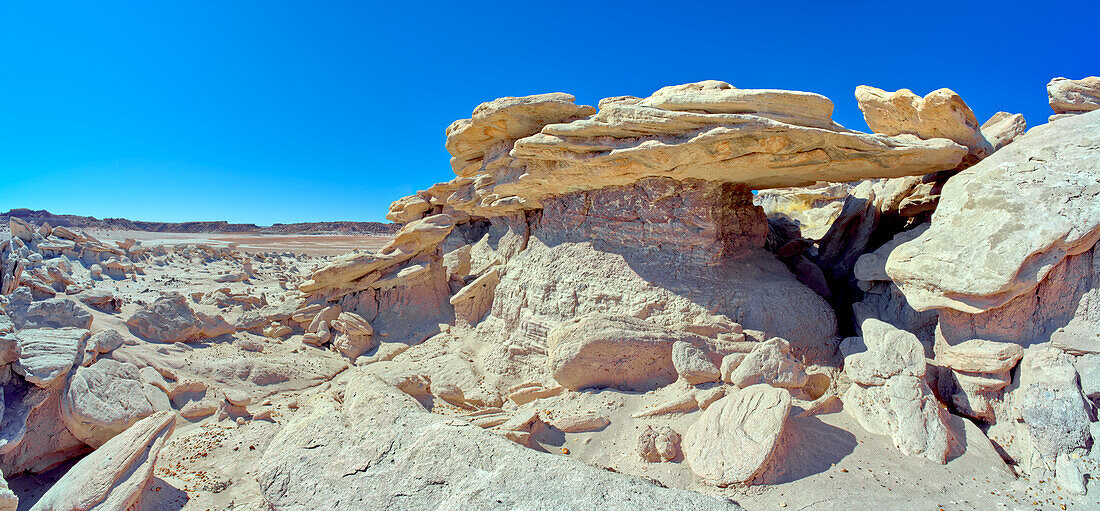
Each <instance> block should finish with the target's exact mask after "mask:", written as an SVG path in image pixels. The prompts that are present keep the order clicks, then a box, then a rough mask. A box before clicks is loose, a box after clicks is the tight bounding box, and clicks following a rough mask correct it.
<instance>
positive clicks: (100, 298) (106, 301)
mask: <svg viewBox="0 0 1100 511" xmlns="http://www.w3.org/2000/svg"><path fill="white" fill-rule="evenodd" d="M76 298H77V299H78V300H80V301H81V302H84V304H85V305H87V306H89V307H91V308H93V309H97V310H99V311H102V312H106V313H108V314H113V313H116V312H120V311H122V298H119V297H118V296H116V295H115V294H114V293H113V292H111V291H106V290H102V289H92V290H88V291H84V292H82V293H80V294H79V295H77V296H76Z"/></svg>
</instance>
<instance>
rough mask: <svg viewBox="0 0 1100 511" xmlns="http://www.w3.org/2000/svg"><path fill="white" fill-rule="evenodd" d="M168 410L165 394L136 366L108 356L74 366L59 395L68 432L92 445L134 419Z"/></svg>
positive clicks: (131, 423) (120, 429) (127, 425)
mask: <svg viewBox="0 0 1100 511" xmlns="http://www.w3.org/2000/svg"><path fill="white" fill-rule="evenodd" d="M169 409H171V406H170V404H169V401H168V395H167V394H166V393H165V392H164V390H162V389H160V388H158V387H156V386H155V385H152V384H148V383H145V382H144V381H143V379H142V377H141V374H140V372H139V370H138V367H137V366H135V365H134V364H131V363H129V362H117V361H114V360H111V359H102V360H99V361H97V362H96V363H94V364H92V365H90V366H88V367H81V368H78V369H77V370H76V372H75V373H74V374H73V377H72V379H71V380H70V381H69V386H68V388H67V389H66V390H65V393H64V394H63V395H62V398H61V418H62V419H63V420H64V421H65V425H66V426H67V427H68V428H69V431H71V432H72V433H73V435H75V436H76V437H77V438H79V439H80V440H81V441H83V442H85V443H87V444H88V445H90V446H92V447H96V448H98V447H100V446H101V445H103V444H105V443H107V441H108V440H110V439H111V438H113V437H114V436H115V435H118V434H119V433H122V432H123V431H125V430H126V429H127V428H129V427H130V426H132V425H133V424H134V423H136V422H137V421H139V420H141V419H143V418H145V417H148V416H150V415H152V414H153V413H154V412H157V411H166V410H169Z"/></svg>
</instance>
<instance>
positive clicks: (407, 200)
mask: <svg viewBox="0 0 1100 511" xmlns="http://www.w3.org/2000/svg"><path fill="white" fill-rule="evenodd" d="M431 210H432V205H431V203H429V202H428V201H426V200H424V198H423V197H420V196H419V195H409V196H408V197H402V198H400V199H397V200H395V201H393V203H392V204H390V210H389V212H388V213H386V220H389V221H391V222H396V223H399V224H407V223H409V222H414V221H416V220H420V219H421V218H424V214H425V213H427V212H429V211H431Z"/></svg>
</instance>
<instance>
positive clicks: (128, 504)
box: [32, 412, 176, 511]
mask: <svg viewBox="0 0 1100 511" xmlns="http://www.w3.org/2000/svg"><path fill="white" fill-rule="evenodd" d="M175 427H176V415H175V413H173V412H158V413H156V414H154V415H151V416H149V417H146V418H145V419H143V420H141V421H139V422H137V423H136V424H134V425H133V426H131V427H130V428H129V429H127V430H126V431H125V432H123V433H122V434H120V435H118V436H116V437H114V438H112V439H111V441H109V442H107V443H106V444H104V445H103V446H101V447H100V448H99V449H96V451H95V452H94V453H92V454H90V455H88V456H87V457H85V458H84V459H82V460H80V461H79V462H77V463H76V465H73V467H72V468H70V469H69V471H68V472H66V473H65V475H64V476H62V477H61V479H59V480H58V481H57V482H56V483H54V485H53V486H52V487H50V489H49V490H47V491H46V493H45V494H44V495H42V498H41V499H39V500H38V502H37V503H36V504H35V505H34V507H33V508H32V509H34V510H35V511H63V510H71V509H132V508H134V507H138V506H140V504H141V497H142V493H144V492H145V491H146V488H147V486H148V485H149V483H150V482H151V481H152V480H153V467H154V466H155V465H156V462H157V457H158V455H159V454H160V450H161V448H162V447H164V443H165V442H166V441H167V440H168V437H169V436H171V435H172V432H173V431H174V430H175Z"/></svg>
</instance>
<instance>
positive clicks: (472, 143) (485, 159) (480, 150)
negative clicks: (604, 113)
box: [447, 92, 596, 177]
mask: <svg viewBox="0 0 1100 511" xmlns="http://www.w3.org/2000/svg"><path fill="white" fill-rule="evenodd" d="M575 99H576V98H574V97H573V96H572V95H569V94H565V93H561V92H553V93H549V94H536V95H532V96H522V97H504V98H499V99H495V100H493V101H490V102H487V103H482V104H480V105H478V107H477V108H475V109H474V112H473V115H472V116H471V117H470V118H469V119H460V120H457V121H455V122H454V123H452V124H451V125H450V126H448V127H447V152H449V153H451V167H452V168H453V169H454V172H455V174H457V175H458V176H460V177H466V176H473V175H475V174H477V173H478V172H479V171H480V170H481V169H482V168H483V167H485V166H487V165H492V164H493V163H495V160H497V159H500V158H502V153H503V155H504V157H506V155H507V151H508V149H511V147H510V145H511V144H512V143H514V142H515V140H518V139H520V138H523V137H527V136H530V135H533V134H535V133H538V132H539V130H541V129H542V128H543V127H544V126H546V125H547V124H555V123H561V122H568V121H572V120H574V119H580V118H583V117H588V116H589V115H592V114H594V113H596V109H595V108H592V107H590V106H587V105H577V104H575V103H574V101H575Z"/></svg>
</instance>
